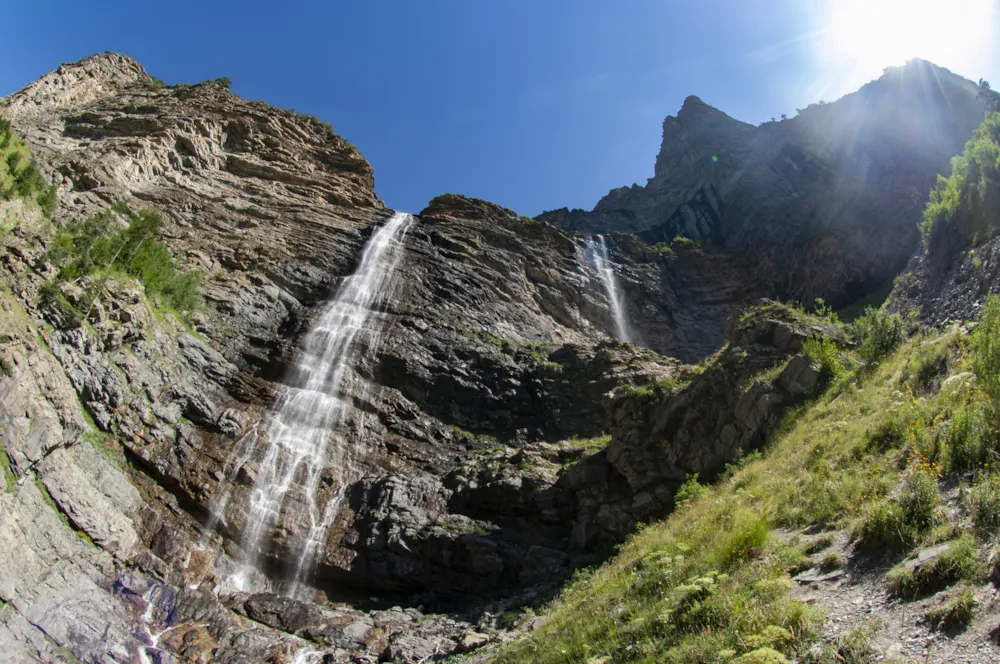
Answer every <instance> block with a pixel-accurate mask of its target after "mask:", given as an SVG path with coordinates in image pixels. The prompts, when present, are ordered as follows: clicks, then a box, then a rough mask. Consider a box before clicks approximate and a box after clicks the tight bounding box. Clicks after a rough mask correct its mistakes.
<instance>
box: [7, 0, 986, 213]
mask: <svg viewBox="0 0 1000 664" xmlns="http://www.w3.org/2000/svg"><path fill="white" fill-rule="evenodd" d="M950 1H951V4H950V5H949V6H950V7H952V9H950V10H947V11H942V10H940V8H939V7H936V6H934V4H933V3H931V2H930V1H929V0H928V1H927V2H925V3H922V2H921V0H746V1H744V0H730V1H725V0H692V1H691V2H681V1H680V0H673V1H672V0H656V1H654V0H621V1H615V2H610V1H607V0H493V2H487V1H485V0H379V1H374V0H369V1H363V0H361V1H326V2H298V1H295V0H288V1H286V2H283V3H273V2H267V3H265V2H260V1H259V0H242V1H241V2H229V1H226V2H222V1H216V2H212V1H203V2H193V1H190V0H177V1H173V2H157V3H151V2H136V1H135V0H132V1H131V2H110V1H106V0H92V1H91V2H87V3H82V2H79V1H78V0H75V1H73V2H64V1H62V0H59V1H50V2H17V3H12V6H11V7H8V8H7V9H6V10H5V23H6V24H7V25H8V29H7V30H5V36H4V40H5V52H6V53H7V55H6V57H5V61H4V65H3V67H0V94H7V93H9V92H13V91H14V90H17V89H19V88H20V87H22V86H24V85H26V84H27V83H29V82H30V81H32V80H34V79H35V78H37V77H39V76H40V75H42V74H44V73H46V72H48V71H50V70H52V69H55V68H56V67H57V66H58V65H59V64H60V63H61V62H70V61H73V60H77V59H79V58H82V57H84V56H86V55H90V54H92V53H95V52H98V51H104V50H113V51H119V52H122V53H127V54H129V55H131V56H133V57H135V58H136V59H138V60H139V61H140V62H141V63H142V64H143V65H144V66H145V67H146V68H147V70H149V72H150V73H152V74H153V75H155V76H158V77H160V78H162V79H164V80H165V81H166V82H167V83H179V82H196V81H199V80H203V79H206V78H215V77H218V76H228V77H230V78H231V79H232V82H233V86H232V89H233V91H234V92H236V93H237V94H240V95H241V96H244V97H246V98H249V99H262V100H265V101H267V102H269V103H271V104H274V105H276V106H281V107H284V108H295V109H297V110H299V111H302V112H305V113H309V114H316V115H318V116H320V117H321V118H323V119H324V120H327V121H329V122H330V123H331V124H332V125H333V126H334V128H335V129H337V131H338V132H340V133H341V134H342V135H344V136H345V137H346V138H348V139H349V140H350V141H352V142H353V143H355V144H356V145H357V146H358V147H359V148H360V149H361V151H362V152H363V153H364V154H365V156H366V157H367V158H368V159H369V161H370V162H371V163H372V165H373V166H374V169H375V189H376V192H377V193H378V194H379V195H380V196H381V197H382V199H383V200H385V201H386V203H387V205H389V206H390V207H394V208H397V209H401V210H406V211H410V212H418V211H419V210H420V209H421V208H423V206H424V205H425V204H426V202H427V201H428V200H429V199H430V198H432V197H433V196H435V195H436V194H439V193H443V192H457V193H463V194H467V195H471V196H477V197H481V198H486V199H488V200H492V201H495V202H497V203H500V204H502V205H505V206H508V207H511V208H513V209H515V210H517V211H518V212H520V213H521V214H529V215H534V214H537V213H539V212H541V211H542V210H545V209H552V208H557V207H562V206H569V207H584V208H590V207H592V206H593V205H594V204H595V203H596V202H597V200H598V199H599V198H600V197H601V196H602V195H604V194H605V193H607V191H608V190H609V189H611V188H612V187H616V186H622V185H628V184H631V183H633V182H639V183H645V181H646V178H648V177H650V176H651V175H652V172H653V162H654V158H655V156H656V152H657V150H658V148H659V143H660V135H661V123H662V121H663V118H664V117H665V116H666V115H668V114H674V113H676V111H677V109H678V108H680V105H681V103H682V102H683V100H684V98H685V97H686V96H688V95H692V94H694V95H698V96H699V97H701V98H702V99H703V100H705V101H706V102H708V103H710V104H712V105H713V106H716V107H718V108H721V109H722V110H724V111H726V112H727V113H729V114H730V115H732V116H734V117H736V118H738V119H741V120H745V121H748V122H753V123H757V122H760V121H762V120H765V119H767V118H770V117H772V116H779V115H780V114H781V113H788V114H789V115H792V114H794V112H795V109H796V108H801V107H804V106H806V105H807V104H809V103H810V102H814V101H817V100H819V99H825V100H827V101H829V100H832V99H835V98H837V97H839V96H841V95H842V94H844V93H846V92H849V91H851V90H853V89H856V88H857V87H859V86H860V85H861V84H863V83H864V82H866V81H868V80H870V79H872V78H876V77H877V76H878V75H879V74H880V72H881V68H882V66H885V65H890V64H902V62H903V61H904V60H905V59H907V58H908V57H911V56H916V55H919V56H921V57H925V58H927V59H930V60H932V61H934V62H937V63H938V64H941V65H942V66H946V67H948V68H950V69H952V70H953V71H955V72H957V73H960V74H963V75H965V76H968V77H969V78H973V79H976V78H979V77H984V78H987V79H991V80H994V81H995V82H996V84H995V85H994V87H995V88H1000V65H998V62H1000V58H997V47H996V46H994V44H996V43H997V41H998V40H996V39H995V38H994V37H995V32H994V28H995V27H996V26H997V23H998V19H997V14H996V13H995V9H996V4H997V2H998V0H950ZM954 3H958V5H961V6H960V7H959V8H957V9H956V8H955V7H957V6H958V5H956V4H954ZM963 3H964V4H963ZM921 5H926V6H921ZM902 7H906V8H907V9H906V10H903V9H901V8H902ZM956 14H957V16H956ZM970 32H973V33H974V34H973V35H971V36H970Z"/></svg>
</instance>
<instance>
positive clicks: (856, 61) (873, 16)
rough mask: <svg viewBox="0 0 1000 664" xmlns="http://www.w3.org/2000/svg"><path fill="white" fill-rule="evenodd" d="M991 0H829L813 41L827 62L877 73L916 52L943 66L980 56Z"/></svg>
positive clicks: (988, 31)
mask: <svg viewBox="0 0 1000 664" xmlns="http://www.w3.org/2000/svg"><path fill="white" fill-rule="evenodd" d="M996 4H997V3H996V2H995V0H947V1H941V0H829V1H828V3H826V5H825V9H826V13H827V16H826V20H825V28H824V29H823V31H822V33H821V35H820V38H819V39H817V42H816V45H817V48H819V49H820V50H821V51H822V55H824V56H826V58H828V59H829V60H830V61H832V62H837V63H838V64H839V65H840V66H841V67H852V68H853V69H854V70H856V71H859V72H864V73H865V74H866V75H872V74H875V75H877V73H878V72H880V71H881V69H882V68H883V67H887V66H893V65H900V64H903V63H904V62H905V61H907V60H909V59H910V58H914V57H919V58H924V59H926V60H930V61H931V62H934V63H935V64H939V65H942V66H944V67H949V66H951V67H957V66H960V65H959V64H958V63H964V62H967V61H970V60H972V59H975V60H979V57H978V56H980V55H982V54H983V53H984V52H985V50H986V49H987V48H988V47H989V45H990V41H991V37H992V32H993V25H994V23H995V21H996V13H995V10H996Z"/></svg>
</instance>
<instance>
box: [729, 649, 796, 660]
mask: <svg viewBox="0 0 1000 664" xmlns="http://www.w3.org/2000/svg"><path fill="white" fill-rule="evenodd" d="M733 664H788V658H787V657H785V656H784V655H782V654H781V653H780V652H778V651H777V650H775V649H774V648H758V649H757V650H753V651H751V652H748V653H747V654H745V655H740V656H739V657H737V658H736V659H734V660H733Z"/></svg>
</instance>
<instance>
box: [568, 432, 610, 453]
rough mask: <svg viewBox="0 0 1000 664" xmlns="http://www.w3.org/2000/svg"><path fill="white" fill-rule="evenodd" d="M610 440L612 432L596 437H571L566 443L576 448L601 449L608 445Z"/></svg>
mask: <svg viewBox="0 0 1000 664" xmlns="http://www.w3.org/2000/svg"><path fill="white" fill-rule="evenodd" d="M610 442H611V434H605V435H603V436H597V437H596V438H570V439H569V440H567V441H566V444H567V445H569V446H570V447H572V448H573V449H574V450H600V449H603V448H605V447H607V446H608V443H610Z"/></svg>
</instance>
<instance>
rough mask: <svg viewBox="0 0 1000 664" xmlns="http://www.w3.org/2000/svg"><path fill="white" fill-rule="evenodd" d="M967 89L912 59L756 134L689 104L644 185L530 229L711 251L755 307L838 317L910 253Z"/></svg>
mask: <svg viewBox="0 0 1000 664" xmlns="http://www.w3.org/2000/svg"><path fill="white" fill-rule="evenodd" d="M977 90H978V88H977V86H976V84H975V83H973V82H972V81H969V80H966V79H964V78H961V77H959V76H956V75H955V74H952V73H951V72H949V71H947V70H945V69H941V68H939V67H936V66H934V65H932V64H930V63H928V62H925V61H921V60H914V61H911V62H910V63H908V64H907V65H905V66H903V67H899V68H893V69H890V70H888V71H887V72H886V73H885V74H884V75H883V76H882V77H881V78H880V79H878V80H876V81H873V82H871V83H869V84H867V85H865V86H864V87H863V88H861V89H860V90H859V91H857V92H855V93H852V94H849V95H847V96H845V97H843V98H842V99H840V100H838V101H836V102H833V103H830V104H818V105H812V106H810V107H809V108H806V109H804V110H803V111H802V112H801V113H799V114H798V115H797V116H795V117H793V118H790V119H788V120H781V121H779V122H767V123H763V124H762V125H761V126H759V127H753V126H751V125H748V124H745V123H743V122H739V121H737V120H734V119H733V118H731V117H729V116H727V115H725V114H724V113H722V112H721V111H719V110H717V109H714V108H712V107H711V106H708V105H707V104H705V103H704V102H703V101H701V100H700V99H698V98H697V97H689V98H688V99H687V100H685V102H684V105H683V107H682V108H681V110H680V111H679V112H678V113H677V115H676V116H671V117H668V118H667V119H666V120H665V121H664V124H663V144H662V146H661V148H660V153H659V155H658V156H657V158H656V167H655V171H654V175H653V177H652V178H650V179H649V181H648V182H647V183H646V185H645V186H638V185H634V186H632V187H623V188H621V189H615V190H613V191H612V192H611V193H609V194H608V195H607V196H606V197H605V198H603V199H601V201H600V202H599V203H598V204H597V206H596V207H595V208H594V210H593V211H591V212H585V211H582V210H572V211H571V210H566V209H563V210H556V211H553V212H546V213H544V214H542V215H540V216H539V219H541V220H545V221H548V222H550V223H553V224H555V225H557V226H560V227H562V228H567V229H572V230H580V231H587V232H609V231H619V232H633V233H637V234H638V235H639V236H640V237H642V238H644V239H646V240H647V241H649V242H651V243H655V242H669V241H670V240H671V239H673V238H674V237H675V236H677V235H680V236H684V237H688V238H692V239H696V240H701V241H703V242H706V243H713V244H716V245H719V246H720V247H722V248H724V249H725V250H726V252H727V253H728V254H730V255H731V256H732V260H739V261H741V262H742V263H743V265H744V269H745V270H746V272H745V279H746V280H748V281H750V282H752V283H755V284H756V285H757V286H758V288H759V293H758V294H759V295H766V296H780V297H782V298H790V299H798V300H800V301H803V302H812V300H813V298H816V297H823V298H825V299H826V300H827V302H829V303H832V304H834V305H835V306H839V305H842V304H847V303H850V302H851V301H853V300H855V299H857V298H859V297H861V296H863V295H866V294H868V293H870V292H872V291H874V290H876V289H877V288H878V287H880V286H882V285H883V284H885V283H887V282H889V281H891V280H892V278H893V276H895V274H896V273H897V272H899V270H900V269H901V268H902V267H903V266H904V265H905V263H906V261H907V260H908V259H909V258H910V256H911V255H912V254H913V252H914V250H915V249H916V248H917V245H918V242H919V237H918V233H917V228H916V224H917V222H918V221H919V218H920V214H921V212H922V210H923V205H924V202H925V201H926V198H927V191H928V190H929V188H930V187H931V186H932V185H933V183H934V181H935V177H936V175H937V174H938V173H941V172H944V173H946V172H947V171H948V168H949V160H950V158H951V157H952V155H954V154H956V153H958V152H961V148H962V145H963V144H964V143H965V141H966V140H967V139H968V138H969V137H970V136H971V135H972V132H973V130H974V129H975V128H976V127H977V126H978V125H979V123H980V122H981V121H982V118H983V113H984V111H985V106H984V105H983V104H982V103H981V102H979V101H978V100H977V98H976V94H977ZM701 276H703V278H705V279H707V280H711V279H712V275H711V274H707V275H701Z"/></svg>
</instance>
